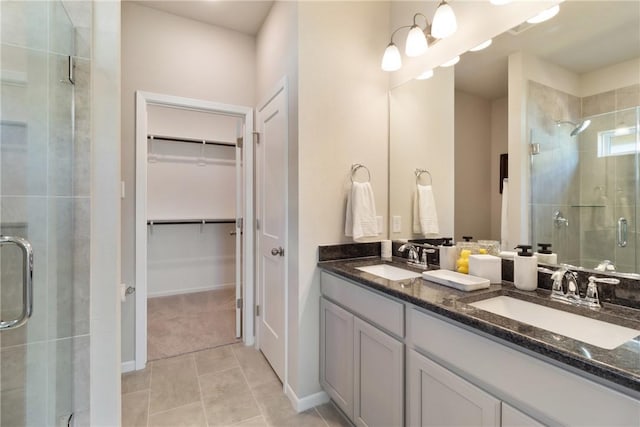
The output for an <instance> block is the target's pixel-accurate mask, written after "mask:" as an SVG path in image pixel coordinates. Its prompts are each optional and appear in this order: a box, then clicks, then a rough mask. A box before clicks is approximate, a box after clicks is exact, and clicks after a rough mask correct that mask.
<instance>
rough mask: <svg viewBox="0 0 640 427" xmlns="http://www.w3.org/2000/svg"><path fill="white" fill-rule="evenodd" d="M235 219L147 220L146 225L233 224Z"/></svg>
mask: <svg viewBox="0 0 640 427" xmlns="http://www.w3.org/2000/svg"><path fill="white" fill-rule="evenodd" d="M235 223H236V220H235V218H215V219H148V220H147V225H162V224H235Z"/></svg>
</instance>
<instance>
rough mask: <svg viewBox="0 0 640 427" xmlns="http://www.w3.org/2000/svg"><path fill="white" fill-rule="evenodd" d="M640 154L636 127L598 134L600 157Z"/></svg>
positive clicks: (604, 131)
mask: <svg viewBox="0 0 640 427" xmlns="http://www.w3.org/2000/svg"><path fill="white" fill-rule="evenodd" d="M637 152H640V144H639V143H638V139H637V128H636V127H635V126H630V127H623V128H617V129H611V130H603V131H600V132H598V157H607V156H623V155H625V154H635V153H637Z"/></svg>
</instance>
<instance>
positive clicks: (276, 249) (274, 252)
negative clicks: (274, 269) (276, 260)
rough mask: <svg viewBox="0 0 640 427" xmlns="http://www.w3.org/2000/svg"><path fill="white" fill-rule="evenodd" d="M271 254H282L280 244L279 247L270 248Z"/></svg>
mask: <svg viewBox="0 0 640 427" xmlns="http://www.w3.org/2000/svg"><path fill="white" fill-rule="evenodd" d="M271 255H273V256H278V255H280V256H284V248H283V247H282V246H280V247H279V248H272V249H271Z"/></svg>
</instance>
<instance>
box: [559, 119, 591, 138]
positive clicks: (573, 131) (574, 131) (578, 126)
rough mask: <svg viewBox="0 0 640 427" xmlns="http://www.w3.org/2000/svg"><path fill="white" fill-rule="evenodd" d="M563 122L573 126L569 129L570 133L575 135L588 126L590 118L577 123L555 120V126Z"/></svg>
mask: <svg viewBox="0 0 640 427" xmlns="http://www.w3.org/2000/svg"><path fill="white" fill-rule="evenodd" d="M564 124H568V125H571V126H573V129H571V133H570V135H571V136H577V135H580V134H581V133H582V132H584V130H585V129H587V128H588V127H589V125H590V124H591V120H589V119H586V120H583V121H581V122H579V123H574V122H572V121H570V120H556V125H557V126H560V125H564Z"/></svg>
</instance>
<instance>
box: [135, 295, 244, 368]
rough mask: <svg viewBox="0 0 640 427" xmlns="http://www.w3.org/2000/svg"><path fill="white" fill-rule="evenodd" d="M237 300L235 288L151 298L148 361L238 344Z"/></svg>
mask: <svg viewBox="0 0 640 427" xmlns="http://www.w3.org/2000/svg"><path fill="white" fill-rule="evenodd" d="M235 298H236V297H235V289H234V288H225V289H220V290H214V291H206V292H195V293H190V294H182V295H172V296H168V297H156V298H149V299H148V301H147V357H148V359H149V360H157V359H163V358H167V357H173V356H177V355H179V354H186V353H191V352H194V351H198V350H204V349H207V348H213V347H218V346H221V345H224V344H230V343H234V342H238V340H237V339H236V337H235V331H236V329H235V321H236V317H235V316H236V309H235Z"/></svg>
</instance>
